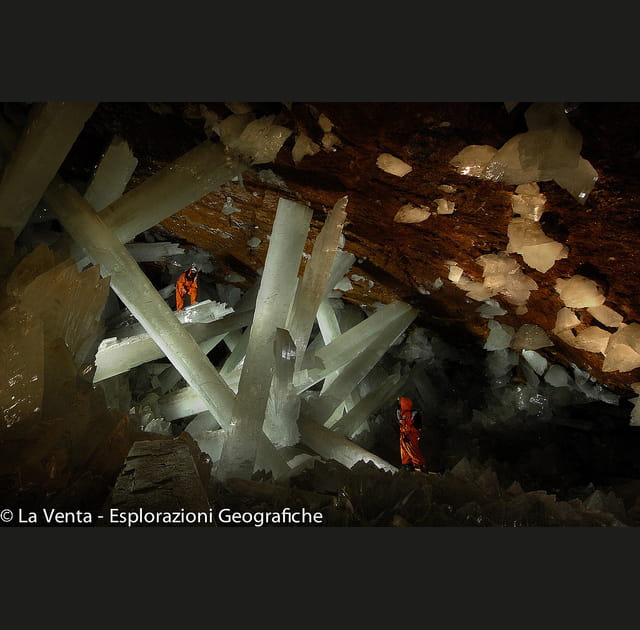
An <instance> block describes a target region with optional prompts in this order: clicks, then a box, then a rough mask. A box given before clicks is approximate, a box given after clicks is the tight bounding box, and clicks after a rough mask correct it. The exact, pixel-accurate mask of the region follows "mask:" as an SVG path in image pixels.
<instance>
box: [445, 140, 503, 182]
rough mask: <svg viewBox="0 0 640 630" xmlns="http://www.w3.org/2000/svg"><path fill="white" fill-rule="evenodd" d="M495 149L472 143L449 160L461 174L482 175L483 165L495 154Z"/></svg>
mask: <svg viewBox="0 0 640 630" xmlns="http://www.w3.org/2000/svg"><path fill="white" fill-rule="evenodd" d="M496 151H497V149H495V148H494V147H491V146H489V145H486V144H472V145H469V146H468V147H465V148H464V149H462V151H460V153H458V154H457V155H456V156H455V157H454V158H453V159H452V160H451V161H450V162H449V164H451V166H455V168H456V170H457V171H458V173H460V174H461V175H470V176H471V177H482V173H483V171H484V168H485V166H486V165H487V164H488V163H489V162H490V161H491V159H492V158H493V156H494V155H495V154H496Z"/></svg>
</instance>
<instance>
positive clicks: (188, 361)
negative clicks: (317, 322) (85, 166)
mask: <svg viewBox="0 0 640 630" xmlns="http://www.w3.org/2000/svg"><path fill="white" fill-rule="evenodd" d="M45 200H46V201H47V203H49V204H50V206H51V208H52V209H53V211H54V212H55V214H56V216H57V217H58V219H59V220H60V222H61V223H62V225H63V226H64V227H65V229H66V230H67V231H68V232H69V233H70V234H71V236H72V237H73V239H74V240H75V241H77V242H78V243H79V244H81V245H82V246H83V247H84V248H85V250H86V252H87V254H88V255H89V256H90V258H91V260H92V262H93V263H94V264H95V265H100V273H101V275H102V276H104V277H106V276H110V278H111V287H112V288H113V290H114V291H115V292H116V293H117V295H118V297H119V298H120V299H121V300H122V302H123V303H124V304H125V306H127V308H128V309H129V310H130V311H131V313H132V314H133V315H134V316H135V317H136V319H138V321H139V322H140V323H141V324H142V325H143V326H144V327H145V329H146V331H147V332H148V333H149V335H150V336H151V337H152V338H153V340H154V341H155V342H156V344H157V345H158V347H159V348H160V349H161V350H162V351H163V352H164V353H165V355H166V356H167V358H168V359H169V360H170V361H171V363H173V365H174V366H175V367H176V369H177V370H178V371H179V372H180V374H182V376H183V378H184V379H185V380H186V381H187V383H189V385H191V387H193V388H194V389H195V390H196V391H197V392H198V394H199V395H200V396H201V397H202V398H203V399H204V400H205V402H206V404H207V409H208V410H209V411H210V412H211V414H212V415H213V417H214V418H215V419H216V421H217V422H218V423H219V424H220V426H223V427H224V426H227V425H228V423H229V418H230V416H231V409H232V406H233V398H234V396H233V392H232V391H231V390H230V389H229V387H228V386H227V384H226V383H225V382H224V381H223V380H222V378H221V377H220V375H219V374H218V372H217V371H216V369H215V368H214V367H213V365H212V364H211V362H210V361H209V359H208V358H207V356H206V355H205V354H204V353H203V352H202V350H201V349H200V348H199V347H198V344H197V342H196V341H195V340H194V338H193V337H192V336H191V334H189V332H188V331H187V330H186V329H185V328H184V327H183V325H182V324H180V322H179V321H178V320H177V319H176V317H175V314H174V313H173V311H172V310H171V309H170V308H169V306H168V305H167V304H166V302H165V301H164V300H163V299H162V298H161V297H160V296H159V295H158V291H157V290H156V289H155V287H154V286H153V285H152V284H151V282H150V280H149V279H148V278H147V277H146V276H145V274H144V273H143V272H142V270H141V269H140V267H138V265H137V263H136V262H135V260H133V258H132V257H131V255H130V254H129V253H128V252H127V250H126V248H125V246H124V245H123V244H122V243H121V242H120V241H119V240H118V238H116V236H115V235H114V234H113V232H112V231H111V230H110V229H109V228H108V227H107V226H106V225H105V224H104V222H103V221H102V220H101V218H100V215H99V213H96V212H95V211H94V210H93V208H92V207H91V206H90V205H89V204H88V203H87V202H86V201H85V200H84V199H83V198H82V197H81V196H80V195H79V194H78V193H77V192H76V191H75V190H74V189H73V188H72V187H71V186H68V185H67V184H65V182H63V181H62V180H61V179H60V178H58V177H57V178H55V179H54V181H53V183H52V184H51V185H50V186H49V188H48V189H47V191H46V193H45Z"/></svg>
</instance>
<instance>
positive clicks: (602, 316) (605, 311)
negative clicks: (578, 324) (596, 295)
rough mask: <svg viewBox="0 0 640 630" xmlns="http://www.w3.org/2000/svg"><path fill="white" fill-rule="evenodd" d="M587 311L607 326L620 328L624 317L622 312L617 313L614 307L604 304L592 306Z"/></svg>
mask: <svg viewBox="0 0 640 630" xmlns="http://www.w3.org/2000/svg"><path fill="white" fill-rule="evenodd" d="M587 312H588V313H589V314H590V315H593V317H595V318H596V319H597V320H598V321H599V322H600V323H601V324H603V325H604V326H606V327H607V328H618V327H619V326H620V324H622V320H623V319H624V317H623V316H622V315H620V313H616V312H615V311H614V310H613V309H612V308H609V307H608V306H605V305H604V304H602V305H600V306H590V307H589V308H588V309H587Z"/></svg>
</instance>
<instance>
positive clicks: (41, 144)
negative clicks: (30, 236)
mask: <svg viewBox="0 0 640 630" xmlns="http://www.w3.org/2000/svg"><path fill="white" fill-rule="evenodd" d="M96 105H97V103H38V104H35V105H32V108H31V111H30V112H29V120H28V121H27V124H26V127H25V128H24V129H23V131H22V133H21V134H20V137H19V138H18V143H17V145H16V146H15V148H14V149H13V152H12V154H11V158H10V159H9V163H8V164H7V165H6V166H5V168H4V170H3V171H2V177H1V178H0V227H7V228H10V229H11V230H12V231H13V233H14V236H15V237H17V236H18V235H19V234H20V232H22V230H23V228H24V226H25V225H26V224H27V221H28V220H29V217H30V215H31V213H32V212H33V211H34V209H35V207H36V205H37V203H38V202H39V201H40V199H41V198H42V195H43V194H44V191H45V190H46V188H47V186H48V185H49V183H50V182H51V180H52V179H53V178H54V176H55V174H56V172H57V171H58V169H59V168H60V166H61V164H62V162H63V161H64V159H65V157H66V156H67V153H68V152H69V150H70V149H71V147H72V146H73V143H74V142H75V140H76V138H77V137H78V135H79V134H80V132H81V131H82V128H83V127H84V124H85V122H86V121H87V119H88V118H89V117H90V116H91V114H92V113H93V111H94V110H95V108H96Z"/></svg>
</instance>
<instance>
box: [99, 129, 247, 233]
mask: <svg viewBox="0 0 640 630" xmlns="http://www.w3.org/2000/svg"><path fill="white" fill-rule="evenodd" d="M248 168H249V167H248V166H247V165H246V164H244V163H242V162H241V161H240V160H239V159H237V158H236V157H234V156H231V155H229V154H228V153H227V152H226V151H225V149H224V147H223V146H222V145H221V144H214V143H212V142H210V141H208V140H205V141H204V142H202V143H201V144H199V145H198V146H196V147H195V148H194V149H191V151H188V152H187V153H185V154H184V155H182V156H181V157H179V158H178V159H177V160H175V161H174V162H172V163H171V164H169V165H168V166H165V167H164V168H163V169H161V170H160V171H158V172H157V173H155V174H154V175H152V176H151V177H149V178H148V179H146V180H145V181H144V182H142V183H141V184H139V185H138V186H136V187H135V188H134V189H133V190H131V191H129V192H128V193H126V194H125V195H123V196H122V197H120V198H119V199H117V200H116V201H114V202H113V203H111V204H110V205H109V206H107V207H106V208H104V209H103V210H101V211H100V213H99V214H100V218H101V219H102V220H103V221H104V222H105V224H106V225H107V226H108V227H109V228H111V229H112V230H113V231H114V232H115V234H116V236H117V238H118V240H119V241H120V242H122V243H127V242H129V241H130V240H132V239H133V238H134V237H135V236H137V235H138V234H140V233H142V232H144V231H145V230H148V229H149V228H152V227H153V226H154V225H157V224H158V223H160V222H161V221H163V220H164V219H166V218H167V217H170V216H171V215H172V214H175V213H176V212H179V211H180V210H182V209H183V208H185V207H186V206H188V205H189V204H191V203H193V202H194V201H198V200H199V199H202V197H204V196H205V195H207V194H209V193H210V192H211V191H212V190H215V189H216V188H219V187H220V186H222V185H223V184H226V183H227V182H229V181H231V180H232V179H233V178H234V177H236V176H237V175H240V174H241V173H242V172H244V171H245V170H247V169H248Z"/></svg>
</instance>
